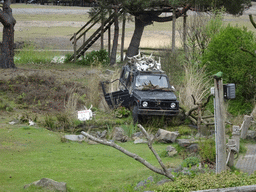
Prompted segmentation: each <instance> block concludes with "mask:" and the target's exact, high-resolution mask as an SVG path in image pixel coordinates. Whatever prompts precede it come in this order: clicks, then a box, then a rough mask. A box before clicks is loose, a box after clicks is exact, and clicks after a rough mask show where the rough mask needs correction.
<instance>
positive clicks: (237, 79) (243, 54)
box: [203, 26, 256, 102]
mask: <svg viewBox="0 0 256 192" xmlns="http://www.w3.org/2000/svg"><path fill="white" fill-rule="evenodd" d="M255 49H256V43H255V37H254V35H253V33H252V32H250V31H247V29H246V28H243V29H241V28H238V27H231V26H227V27H226V28H225V29H223V30H222V31H221V32H220V33H219V34H218V35H216V36H215V37H214V38H213V39H212V40H211V42H210V43H209V46H208V48H207V51H206V52H205V54H204V55H203V65H205V66H206V69H207V70H208V72H210V73H211V74H215V73H217V72H219V71H222V72H223V73H224V77H223V79H224V81H225V82H228V83H235V84H236V93H237V98H238V99H239V100H241V102H243V100H242V98H245V99H247V100H250V99H252V98H254V96H255V94H256V83H255V82H256V66H255V61H256V55H255V54H254V51H255Z"/></svg>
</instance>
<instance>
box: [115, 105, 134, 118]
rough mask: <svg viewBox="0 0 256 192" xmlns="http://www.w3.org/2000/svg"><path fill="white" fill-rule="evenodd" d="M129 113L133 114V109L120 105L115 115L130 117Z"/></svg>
mask: <svg viewBox="0 0 256 192" xmlns="http://www.w3.org/2000/svg"><path fill="white" fill-rule="evenodd" d="M129 115H131V111H130V110H129V109H127V108H125V107H118V108H117V109H116V110H115V116H116V117H117V118H123V117H128V116H129Z"/></svg>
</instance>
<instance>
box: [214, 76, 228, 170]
mask: <svg viewBox="0 0 256 192" xmlns="http://www.w3.org/2000/svg"><path fill="white" fill-rule="evenodd" d="M214 87H215V90H214V94H215V123H216V125H215V126H216V133H215V142H216V173H221V172H222V171H224V170H226V141H225V126H224V123H225V120H224V117H225V114H224V109H223V104H224V95H223V82H222V79H221V78H220V79H214Z"/></svg>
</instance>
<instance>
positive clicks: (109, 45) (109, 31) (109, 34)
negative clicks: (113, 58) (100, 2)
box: [108, 11, 111, 59]
mask: <svg viewBox="0 0 256 192" xmlns="http://www.w3.org/2000/svg"><path fill="white" fill-rule="evenodd" d="M110 15H111V12H110V11H109V17H110ZM110 52H111V26H109V28H108V58H109V59H110V54H111V53H110Z"/></svg>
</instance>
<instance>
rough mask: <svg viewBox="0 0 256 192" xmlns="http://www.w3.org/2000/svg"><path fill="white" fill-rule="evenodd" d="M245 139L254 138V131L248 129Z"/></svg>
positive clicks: (255, 136) (255, 133) (255, 137)
mask: <svg viewBox="0 0 256 192" xmlns="http://www.w3.org/2000/svg"><path fill="white" fill-rule="evenodd" d="M246 139H256V131H254V130H248V132H247V136H246Z"/></svg>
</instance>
